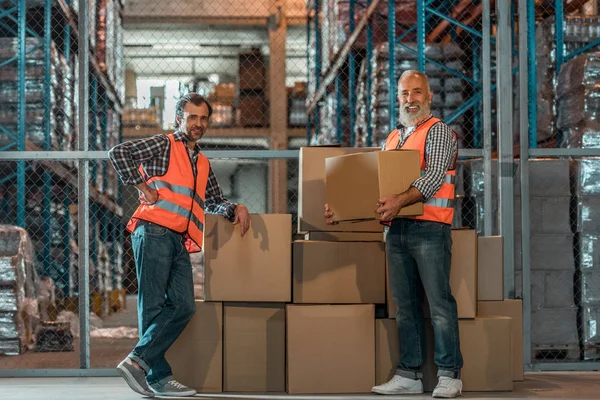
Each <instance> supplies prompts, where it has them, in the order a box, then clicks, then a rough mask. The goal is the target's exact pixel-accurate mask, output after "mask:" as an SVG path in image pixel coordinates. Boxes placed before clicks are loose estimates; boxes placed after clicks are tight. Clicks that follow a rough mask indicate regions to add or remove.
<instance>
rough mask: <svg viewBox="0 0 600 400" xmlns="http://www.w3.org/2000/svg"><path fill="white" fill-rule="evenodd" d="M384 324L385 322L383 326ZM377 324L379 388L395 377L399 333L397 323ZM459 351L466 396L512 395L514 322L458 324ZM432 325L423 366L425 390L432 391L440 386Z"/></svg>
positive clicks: (428, 325) (491, 319) (489, 319)
mask: <svg viewBox="0 0 600 400" xmlns="http://www.w3.org/2000/svg"><path fill="white" fill-rule="evenodd" d="M380 321H382V322H380ZM384 321H386V320H377V324H376V326H377V327H378V329H379V331H378V333H377V334H376V338H377V339H376V340H377V341H378V343H376V349H377V351H376V355H377V356H376V357H377V359H376V363H377V369H376V371H378V378H377V384H381V383H384V382H386V381H387V380H388V379H390V378H391V376H392V375H393V374H394V372H395V370H396V365H397V363H398V358H399V352H398V347H399V346H402V343H400V344H398V331H397V329H396V321H394V320H387V321H390V322H384ZM458 328H459V334H460V347H461V352H462V355H463V362H464V364H463V369H462V381H463V391H465V392H487V391H510V390H512V389H513V381H512V360H511V356H510V354H511V351H512V338H511V335H510V330H511V318H508V317H482V318H480V317H477V318H475V319H468V320H467V319H466V320H459V321H458ZM433 335H434V334H433V325H432V324H431V320H430V319H426V320H425V343H426V361H425V365H424V366H423V388H424V389H425V391H427V392H431V391H433V389H434V388H435V386H436V385H437V366H436V365H435V362H434V336H433Z"/></svg>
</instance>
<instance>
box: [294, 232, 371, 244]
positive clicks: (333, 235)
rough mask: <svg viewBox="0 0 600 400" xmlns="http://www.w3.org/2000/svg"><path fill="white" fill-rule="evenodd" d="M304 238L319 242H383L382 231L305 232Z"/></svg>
mask: <svg viewBox="0 0 600 400" xmlns="http://www.w3.org/2000/svg"><path fill="white" fill-rule="evenodd" d="M304 240H317V241H321V242H383V233H382V232H319V231H313V232H307V233H305V234H304Z"/></svg>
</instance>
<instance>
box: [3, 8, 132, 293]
mask: <svg viewBox="0 0 600 400" xmlns="http://www.w3.org/2000/svg"><path fill="white" fill-rule="evenodd" d="M119 5H120V7H121V9H122V4H120V3H119ZM4 7H7V8H4ZM32 10H35V12H36V13H39V12H40V11H41V12H42V13H43V26H41V25H40V22H41V21H40V22H37V23H36V24H35V25H34V24H32V22H33V21H31V20H28V14H29V13H30V12H32ZM40 27H41V28H42V29H40ZM78 28H79V25H78V22H77V13H75V12H74V11H73V8H72V7H71V5H70V2H69V0H43V2H35V3H34V4H31V3H29V4H28V2H27V1H26V0H7V2H5V3H4V6H3V8H2V9H0V29H1V30H2V31H3V33H4V36H7V37H12V38H16V40H17V43H18V50H17V52H16V55H15V56H14V57H12V58H10V59H8V60H5V61H4V62H2V63H0V69H1V68H2V67H5V66H12V65H14V64H17V90H18V100H17V107H18V110H17V111H18V119H17V121H16V124H15V125H16V127H17V129H16V132H13V131H11V130H10V129H8V128H7V127H6V126H2V125H0V132H1V133H2V134H3V135H7V137H9V138H10V139H11V142H10V143H9V144H8V145H6V146H4V147H3V148H2V149H1V151H11V150H16V151H19V152H26V151H31V152H42V153H46V152H50V153H54V152H56V153H59V151H60V150H63V151H64V150H67V149H66V148H61V149H57V148H53V146H52V141H51V138H52V135H53V134H57V132H53V130H52V126H51V110H52V107H53V106H56V104H53V103H52V99H51V94H52V93H51V91H52V90H53V88H52V86H51V79H52V76H51V72H52V71H51V50H52V49H56V51H57V53H58V54H60V55H61V56H62V57H64V59H65V60H66V62H67V65H68V66H70V68H71V70H72V71H73V72H74V71H75V68H76V67H75V64H74V59H75V57H76V55H77V47H78V44H79V43H80V37H79V29H78ZM31 38H34V39H35V40H37V41H39V42H40V43H41V44H40V45H38V46H35V47H33V48H28V43H29V41H28V39H31ZM86 40H88V41H89V39H86ZM57 43H59V44H58V45H57ZM86 47H88V48H89V46H86ZM40 49H41V50H42V51H43V64H44V74H43V79H44V96H43V109H44V122H43V124H44V125H43V133H44V140H43V143H42V144H40V143H39V142H37V143H34V142H32V141H31V140H30V139H29V138H28V137H27V120H26V116H27V104H26V94H27V92H26V63H27V60H28V56H29V55H30V54H31V53H32V52H35V51H38V50H40ZM88 54H89V57H88V62H89V67H90V68H89V78H88V79H89V84H90V96H89V101H88V107H89V111H90V115H91V116H92V118H90V120H89V132H90V134H89V141H90V148H89V150H92V151H93V150H107V143H108V114H109V110H110V112H112V113H113V117H114V118H120V115H121V113H122V109H123V105H122V100H121V99H120V96H119V93H118V92H117V90H116V89H115V88H116V83H115V82H111V81H110V80H109V79H108V77H107V75H106V74H105V73H104V72H103V71H102V69H101V67H100V64H99V62H98V61H97V59H96V56H95V54H94V52H93V51H92V50H89V51H88ZM80 79H83V78H82V77H80ZM73 81H74V80H73ZM73 85H76V83H73ZM74 90H78V88H77V86H75V88H74ZM73 100H74V99H73ZM76 113H77V111H75V112H74V114H73V117H74V116H75V114H76ZM96 116H98V117H96ZM70 129H71V131H70V132H65V134H66V135H73V136H75V135H76V134H75V132H76V131H75V129H76V126H75V121H74V118H73V120H72V121H71V124H70ZM113 134H115V133H113ZM116 134H117V135H118V141H119V142H120V141H121V136H122V129H120V130H119V132H116ZM98 135H100V137H98ZM98 143H99V144H100V146H98ZM75 149H76V148H75ZM75 149H69V150H75ZM59 154H60V153H59ZM66 158H68V157H64V158H62V160H61V159H60V157H59V158H53V157H46V158H45V159H44V158H41V159H40V160H39V163H40V164H41V165H42V166H43V173H42V175H43V176H42V181H43V185H42V192H43V197H44V200H43V207H42V220H43V221H44V222H43V234H42V242H43V249H44V250H43V254H38V259H40V260H41V263H40V266H41V267H42V268H43V271H40V272H43V273H44V274H49V273H51V269H52V266H51V264H52V261H53V255H52V252H51V250H52V246H53V244H52V243H51V235H52V233H53V232H52V226H51V215H50V203H51V197H52V194H51V190H52V185H53V183H54V184H60V185H61V189H62V190H63V193H64V195H65V199H64V202H63V204H62V205H63V207H64V210H65V218H64V219H63V220H62V222H63V223H62V229H61V232H64V233H65V235H64V237H63V240H62V247H63V262H62V264H63V265H62V268H61V269H60V272H61V274H60V277H59V278H58V282H57V286H60V287H61V288H62V289H63V290H64V294H65V296H77V295H78V292H77V293H72V292H71V291H70V287H69V286H70V285H69V279H70V278H69V276H70V273H71V271H73V269H72V268H70V258H71V257H70V256H71V246H70V241H71V240H75V241H76V240H77V237H69V232H71V231H72V230H71V229H69V225H70V224H71V221H70V216H69V212H68V210H69V206H70V205H71V194H72V193H76V192H77V188H78V168H77V167H76V166H75V165H74V163H71V164H69V163H68V162H65V161H64V160H65V159H66ZM25 159H27V158H25ZM99 162H103V161H99ZM14 164H16V168H14V169H13V170H12V171H10V172H11V173H10V174H6V175H5V176H4V177H3V178H1V179H0V183H2V184H3V185H5V186H7V185H14V186H16V204H17V212H16V218H15V220H14V221H2V222H3V223H13V224H15V225H18V226H22V227H25V228H26V229H27V226H26V225H27V224H26V201H27V198H26V197H27V196H26V182H27V180H28V179H30V178H32V175H31V173H32V169H31V164H29V165H28V164H27V163H26V161H24V160H18V161H15V162H14ZM7 166H8V165H7ZM90 169H91V174H90V175H91V176H90V178H91V179H90V181H89V182H90V184H89V185H90V188H89V194H90V196H89V198H90V205H93V207H91V210H90V221H91V222H92V226H95V223H96V221H97V220H98V221H99V222H100V240H101V241H103V242H104V243H111V246H110V249H109V254H110V255H113V254H116V246H117V245H118V244H119V245H121V246H122V243H123V234H122V231H123V225H122V222H121V217H122V215H123V209H122V207H121V205H122V201H123V200H122V193H121V188H120V187H117V190H116V192H115V193H113V195H112V196H110V195H108V194H107V193H106V188H107V185H106V182H107V173H106V168H104V169H103V172H102V173H98V172H97V164H96V162H91V168H90ZM100 187H101V188H102V190H99V188H100ZM93 232H94V230H92V233H93ZM71 233H72V232H71ZM90 244H91V251H90V258H91V260H92V262H94V263H96V262H97V256H98V254H97V251H96V248H95V245H96V240H91V241H90ZM113 265H114V264H113ZM114 272H115V271H113V273H114ZM75 282H76V280H75ZM113 283H115V282H113Z"/></svg>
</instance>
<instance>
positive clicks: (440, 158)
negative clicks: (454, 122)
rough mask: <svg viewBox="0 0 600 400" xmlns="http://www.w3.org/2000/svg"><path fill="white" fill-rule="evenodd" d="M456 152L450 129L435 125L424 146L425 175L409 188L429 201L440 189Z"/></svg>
mask: <svg viewBox="0 0 600 400" xmlns="http://www.w3.org/2000/svg"><path fill="white" fill-rule="evenodd" d="M457 151H458V144H457V141H456V138H455V137H454V134H453V132H452V130H451V129H450V127H449V126H448V125H446V124H444V123H443V122H438V123H437V124H435V125H434V126H433V127H432V128H431V130H430V131H429V134H428V135H427V141H426V144H425V173H424V174H423V175H422V176H421V177H420V178H419V179H417V180H416V181H414V182H413V184H412V185H411V186H413V187H414V188H416V189H417V190H418V191H419V192H421V194H422V195H423V199H424V200H425V201H427V200H429V199H431V198H432V197H433V196H434V195H435V194H436V193H437V192H438V190H440V188H441V187H442V184H443V183H444V177H445V175H446V171H448V169H449V168H450V167H451V166H452V164H453V163H454V160H455V158H456V153H457Z"/></svg>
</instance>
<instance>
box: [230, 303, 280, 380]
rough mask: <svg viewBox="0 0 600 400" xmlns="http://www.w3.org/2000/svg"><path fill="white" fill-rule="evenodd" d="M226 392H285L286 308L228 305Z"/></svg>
mask: <svg viewBox="0 0 600 400" xmlns="http://www.w3.org/2000/svg"><path fill="white" fill-rule="evenodd" d="M223 335H224V337H223V391H225V392H285V305H284V304H249V303H245V304H244V303H225V305H224V323H223Z"/></svg>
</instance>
